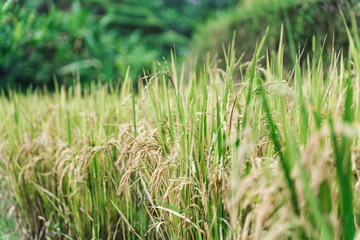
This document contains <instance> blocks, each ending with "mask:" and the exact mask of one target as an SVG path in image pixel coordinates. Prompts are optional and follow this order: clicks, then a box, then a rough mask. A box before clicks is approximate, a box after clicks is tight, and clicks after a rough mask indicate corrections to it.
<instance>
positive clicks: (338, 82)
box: [0, 29, 360, 239]
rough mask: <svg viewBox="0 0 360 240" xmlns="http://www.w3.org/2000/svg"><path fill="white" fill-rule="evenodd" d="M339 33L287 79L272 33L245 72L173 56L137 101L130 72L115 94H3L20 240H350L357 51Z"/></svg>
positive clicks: (3, 128)
mask: <svg viewBox="0 0 360 240" xmlns="http://www.w3.org/2000/svg"><path fill="white" fill-rule="evenodd" d="M347 32H348V38H349V49H348V50H345V49H341V50H336V49H333V51H332V52H331V53H326V52H324V51H322V49H321V46H315V44H314V46H313V49H314V53H313V54H312V56H310V55H307V56H303V55H302V52H301V48H300V49H299V52H298V54H297V57H296V63H295V65H294V67H293V69H290V70H286V69H285V68H284V60H283V49H284V48H283V46H284V39H283V35H282V33H281V36H280V43H279V47H278V49H276V50H274V49H271V50H268V49H266V48H265V47H264V42H265V39H266V34H264V37H263V39H262V40H260V41H259V42H258V43H257V44H256V46H257V47H256V51H255V53H254V56H253V59H252V61H250V62H243V61H241V59H236V57H235V52H234V44H235V43H234V42H233V44H232V46H230V47H229V48H228V49H224V53H225V54H224V55H225V59H224V61H225V63H226V69H220V68H219V67H218V65H217V64H218V61H216V60H214V59H212V58H210V57H208V58H207V59H208V60H207V61H206V63H205V64H204V65H201V66H200V65H195V66H194V67H193V68H192V69H191V70H188V68H186V67H185V65H182V67H180V68H178V67H177V65H176V64H175V60H174V56H172V58H171V60H169V62H166V61H164V62H163V63H156V64H154V66H153V70H152V73H149V74H146V75H145V76H144V77H143V78H142V79H140V80H139V81H138V83H137V88H134V86H133V85H132V82H133V81H132V79H130V77H129V76H130V75H129V72H130V71H131V68H129V69H128V73H127V74H126V76H125V77H124V79H123V81H122V83H121V84H120V85H114V84H109V85H102V84H100V83H98V84H97V83H92V85H91V87H90V88H89V89H81V85H80V81H81V80H80V77H79V76H76V78H75V80H74V81H75V83H74V85H73V87H71V88H69V89H65V87H62V86H58V85H57V84H55V85H56V89H55V92H54V93H49V92H48V91H47V90H46V89H42V90H39V89H35V90H29V91H28V92H26V93H19V92H17V91H14V90H8V93H7V94H5V93H3V94H2V95H1V97H0V104H1V108H0V117H1V119H2V121H1V122H0V155H1V162H0V169H1V176H2V177H3V179H5V180H6V184H7V186H8V187H7V189H8V192H9V194H10V195H9V196H13V198H14V200H15V202H16V203H14V207H15V208H16V209H17V213H16V215H17V216H18V217H19V218H20V223H21V224H22V227H23V228H24V229H26V232H27V233H26V234H24V236H23V238H32V239H355V238H356V237H358V236H359V224H360V219H359V210H360V209H359V207H360V202H359V200H358V199H360V195H359V194H360V171H359V161H360V148H359V146H358V143H359V133H360V131H359V130H360V129H359V126H360V125H359V123H360V93H359V91H360V80H359V73H360V58H359V54H360V41H359V37H358V35H357V33H356V32H354V30H349V29H347ZM314 42H315V41H314ZM344 51H348V52H347V54H345V53H344ZM325 55H326V56H325ZM329 55H330V59H331V61H330V62H329V63H325V60H324V59H325V57H326V59H328V58H329ZM345 55H346V56H347V57H345Z"/></svg>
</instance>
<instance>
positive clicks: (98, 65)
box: [0, 0, 234, 89]
mask: <svg viewBox="0 0 360 240" xmlns="http://www.w3.org/2000/svg"><path fill="white" fill-rule="evenodd" d="M220 2H222V4H220ZM233 4H234V1H233V0H227V1H223V0H222V1H218V0H208V1H204V3H202V4H191V3H189V2H186V1H178V0H167V1H159V0H121V1H117V0H107V1H106V0H105V1H99V0H87V1H80V0H76V1H69V0H59V1H39V0H24V1H16V0H7V1H2V2H1V3H0V32H1V35H0V77H1V81H0V88H5V89H6V88H7V87H8V86H9V87H10V88H23V89H24V88H26V87H29V86H30V85H32V86H33V87H38V86H40V87H41V86H44V85H47V86H48V88H49V89H54V86H53V82H54V78H57V80H58V81H59V83H61V84H62V85H63V84H64V85H68V86H69V85H71V84H72V79H73V77H74V75H76V72H77V71H80V74H81V77H82V79H83V80H82V84H83V85H85V86H89V85H90V82H92V81H96V82H97V81H98V80H99V79H100V81H101V82H103V83H108V82H110V83H111V82H116V81H118V79H119V78H120V77H121V76H123V75H124V74H125V72H126V69H127V67H128V66H129V65H130V66H131V69H132V71H131V76H132V78H133V79H134V81H135V80H137V76H138V75H140V74H142V73H143V69H145V70H149V69H151V66H152V63H153V62H154V61H161V60H162V57H163V56H165V57H167V56H169V52H170V48H174V46H176V47H175V49H176V51H177V53H179V54H182V53H185V51H186V46H187V45H188V42H189V38H190V37H191V35H192V33H193V31H194V29H195V26H196V25H197V23H198V22H200V21H202V20H204V19H205V18H206V17H207V16H208V15H210V14H211V12H212V11H213V10H212V8H211V7H213V6H220V5H221V6H220V9H221V8H224V7H226V6H229V5H233Z"/></svg>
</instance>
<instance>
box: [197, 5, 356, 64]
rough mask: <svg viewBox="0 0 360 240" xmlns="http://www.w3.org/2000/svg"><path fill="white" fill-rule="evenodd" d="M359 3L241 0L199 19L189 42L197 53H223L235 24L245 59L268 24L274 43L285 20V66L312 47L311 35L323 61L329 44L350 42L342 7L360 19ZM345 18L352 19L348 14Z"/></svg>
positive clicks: (328, 53)
mask: <svg viewBox="0 0 360 240" xmlns="http://www.w3.org/2000/svg"><path fill="white" fill-rule="evenodd" d="M359 7H360V5H359V2H358V1H357V0H347V1H343V0H281V1H279V0H243V1H240V3H239V4H238V5H237V7H235V8H229V9H227V10H225V11H222V12H219V13H218V14H217V16H216V17H214V18H210V19H209V20H208V21H207V22H205V23H203V24H200V26H199V27H198V31H196V32H195V36H194V41H193V43H192V44H191V45H192V46H191V48H192V49H193V51H195V52H198V53H199V55H200V56H202V55H204V53H206V52H208V51H210V52H216V53H218V54H219V55H222V53H223V50H222V46H223V44H224V43H225V46H226V45H227V44H230V43H231V41H232V37H233V32H234V30H236V49H237V50H238V54H239V56H240V54H244V60H246V61H249V60H251V58H252V54H253V52H254V50H255V42H256V41H257V40H258V38H259V36H261V34H263V31H264V29H265V28H267V27H268V26H270V30H269V34H268V37H267V41H266V43H265V46H266V47H267V48H268V49H276V48H277V46H278V45H279V32H280V29H281V26H282V25H283V24H284V41H285V42H286V43H287V44H286V46H285V48H284V60H285V67H286V68H287V69H288V70H290V69H291V68H292V66H293V65H294V64H295V62H296V59H295V58H296V53H297V52H298V51H299V50H304V55H307V54H312V53H313V49H312V45H313V44H312V41H314V40H315V39H316V40H317V45H323V44H324V52H326V54H324V63H326V64H329V62H330V61H331V59H330V58H326V56H331V51H332V47H335V49H340V48H343V47H345V48H347V47H348V39H347V34H346V30H345V28H344V23H343V19H342V17H341V14H340V11H342V12H344V13H347V12H349V9H352V10H353V11H354V13H355V18H356V20H357V21H359V20H360V15H359V13H360V11H359V10H360V8H359ZM345 19H346V22H347V23H348V24H350V16H349V15H348V14H346V15H345ZM314 37H316V38H314ZM324 39H326V41H324ZM303 48H304V49H303ZM345 54H346V53H345ZM221 58H222V57H221Z"/></svg>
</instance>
